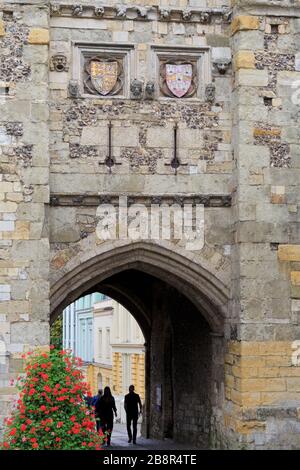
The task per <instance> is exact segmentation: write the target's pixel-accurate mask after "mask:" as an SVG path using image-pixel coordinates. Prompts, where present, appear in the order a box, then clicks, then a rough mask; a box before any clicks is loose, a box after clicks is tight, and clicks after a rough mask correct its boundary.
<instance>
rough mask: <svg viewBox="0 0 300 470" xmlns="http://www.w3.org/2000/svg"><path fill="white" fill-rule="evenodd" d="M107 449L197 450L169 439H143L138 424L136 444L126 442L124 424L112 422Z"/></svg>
mask: <svg viewBox="0 0 300 470" xmlns="http://www.w3.org/2000/svg"><path fill="white" fill-rule="evenodd" d="M105 448H106V447H105ZM109 450H112V451H115V450H122V451H125V450H134V451H136V450H197V449H196V448H195V447H191V446H189V445H186V444H178V443H175V442H174V441H172V440H171V439H164V440H162V441H159V440H156V439H145V438H144V437H142V436H141V433H140V426H138V435H137V444H132V443H131V444H128V437H127V431H126V425H125V424H118V423H117V424H114V429H113V433H112V438H111V445H110V447H109Z"/></svg>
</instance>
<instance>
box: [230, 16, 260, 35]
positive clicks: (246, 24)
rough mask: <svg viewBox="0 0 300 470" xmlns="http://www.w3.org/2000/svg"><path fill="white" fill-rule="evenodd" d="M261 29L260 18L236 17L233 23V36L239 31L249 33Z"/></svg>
mask: <svg viewBox="0 0 300 470" xmlns="http://www.w3.org/2000/svg"><path fill="white" fill-rule="evenodd" d="M258 28H259V18H258V17H257V16H236V17H235V18H234V19H233V21H232V23H231V34H232V35H234V34H235V33H237V32H238V31H248V30H253V29H258Z"/></svg>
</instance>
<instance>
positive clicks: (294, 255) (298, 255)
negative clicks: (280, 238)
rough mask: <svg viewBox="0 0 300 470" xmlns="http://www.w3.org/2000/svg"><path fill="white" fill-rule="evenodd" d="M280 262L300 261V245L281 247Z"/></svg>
mask: <svg viewBox="0 0 300 470" xmlns="http://www.w3.org/2000/svg"><path fill="white" fill-rule="evenodd" d="M278 259H279V261H300V245H279V247H278Z"/></svg>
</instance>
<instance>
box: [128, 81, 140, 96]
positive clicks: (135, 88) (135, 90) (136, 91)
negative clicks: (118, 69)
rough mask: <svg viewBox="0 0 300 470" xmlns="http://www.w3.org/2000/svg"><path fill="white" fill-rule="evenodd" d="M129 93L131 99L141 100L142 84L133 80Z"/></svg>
mask: <svg viewBox="0 0 300 470" xmlns="http://www.w3.org/2000/svg"><path fill="white" fill-rule="evenodd" d="M130 91H131V94H132V96H133V98H136V99H137V98H141V97H142V94H143V83H142V82H141V81H140V80H137V79H135V80H133V81H132V82H131V85H130Z"/></svg>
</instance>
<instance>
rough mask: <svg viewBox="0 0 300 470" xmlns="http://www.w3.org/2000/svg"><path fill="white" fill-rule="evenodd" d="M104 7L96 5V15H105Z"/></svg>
mask: <svg viewBox="0 0 300 470" xmlns="http://www.w3.org/2000/svg"><path fill="white" fill-rule="evenodd" d="M104 12H105V10H104V7H95V16H98V17H99V18H100V17H101V16H103V15H104Z"/></svg>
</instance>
